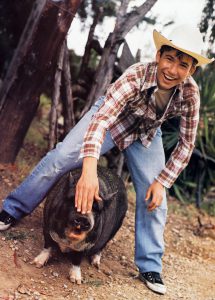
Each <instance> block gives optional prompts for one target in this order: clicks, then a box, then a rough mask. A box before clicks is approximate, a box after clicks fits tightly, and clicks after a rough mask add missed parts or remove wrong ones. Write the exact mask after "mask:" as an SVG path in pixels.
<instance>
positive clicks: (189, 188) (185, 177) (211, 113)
mask: <svg viewBox="0 0 215 300" xmlns="http://www.w3.org/2000/svg"><path fill="white" fill-rule="evenodd" d="M195 79H196V81H197V84H198V86H199V89H200V97H201V107H200V122H199V127H198V131H197V137H196V148H195V149H194V152H193V155H192V157H191V160H190V163H189V165H188V167H187V168H186V169H185V170H184V171H183V172H182V173H181V175H180V176H179V178H178V179H177V181H176V183H175V184H174V186H173V188H172V189H171V191H170V192H171V193H173V194H174V195H175V196H176V197H177V198H178V199H180V200H181V201H183V202H185V201H187V199H189V201H191V202H192V201H194V200H195V201H196V205H197V206H198V207H200V205H201V202H202V196H205V195H206V194H207V193H208V191H209V190H210V188H211V187H212V186H214V185H215V122H214V119H215V74H214V72H213V66H209V67H207V68H205V69H199V70H198V72H197V74H196V76H195ZM177 138H178V120H177V119H173V120H169V121H168V122H167V123H166V124H165V125H164V128H163V142H164V147H165V149H166V152H167V156H169V155H170V153H171V151H172V149H173V148H174V147H175V145H176V143H177Z"/></svg>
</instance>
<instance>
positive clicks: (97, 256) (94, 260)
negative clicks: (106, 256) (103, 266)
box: [91, 252, 102, 269]
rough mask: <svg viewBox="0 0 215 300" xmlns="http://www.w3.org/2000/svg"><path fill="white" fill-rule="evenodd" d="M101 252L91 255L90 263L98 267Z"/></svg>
mask: <svg viewBox="0 0 215 300" xmlns="http://www.w3.org/2000/svg"><path fill="white" fill-rule="evenodd" d="M101 254H102V253H101V252H98V253H96V254H94V255H93V256H91V264H92V265H93V266H95V267H96V268H98V269H99V267H100V261H101Z"/></svg>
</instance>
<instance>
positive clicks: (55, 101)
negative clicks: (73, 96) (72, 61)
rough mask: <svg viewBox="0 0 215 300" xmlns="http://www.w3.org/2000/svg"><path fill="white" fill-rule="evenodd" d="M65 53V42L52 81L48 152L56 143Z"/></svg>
mask: <svg viewBox="0 0 215 300" xmlns="http://www.w3.org/2000/svg"><path fill="white" fill-rule="evenodd" d="M64 53H65V41H64V42H63V45H62V46H61V49H60V54H59V59H58V63H57V69H56V72H55V79H54V91H53V97H52V105H51V112H50V122H49V150H51V149H52V148H54V145H55V144H56V142H57V123H58V105H59V102H60V90H61V88H60V87H61V81H62V79H61V78H62V71H63V60H64Z"/></svg>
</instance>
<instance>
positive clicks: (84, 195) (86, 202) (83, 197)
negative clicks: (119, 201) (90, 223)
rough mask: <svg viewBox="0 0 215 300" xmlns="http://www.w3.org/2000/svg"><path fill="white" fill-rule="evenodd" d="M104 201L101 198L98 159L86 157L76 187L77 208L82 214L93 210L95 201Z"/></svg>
mask: <svg viewBox="0 0 215 300" xmlns="http://www.w3.org/2000/svg"><path fill="white" fill-rule="evenodd" d="M94 199H95V200H97V201H100V200H102V199H101V198H100V197H99V181H98V176H97V159H96V158H95V157H85V158H84V160H83V168H82V174H81V177H80V179H79V181H78V183H77V185H76V192H75V207H77V211H78V212H81V213H82V214H85V213H89V212H91V210H92V206H93V201H94Z"/></svg>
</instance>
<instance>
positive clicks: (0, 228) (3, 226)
mask: <svg viewBox="0 0 215 300" xmlns="http://www.w3.org/2000/svg"><path fill="white" fill-rule="evenodd" d="M11 225H12V224H5V223H3V222H0V231H4V230H7V229H8V228H9V227H10V226H11Z"/></svg>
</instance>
